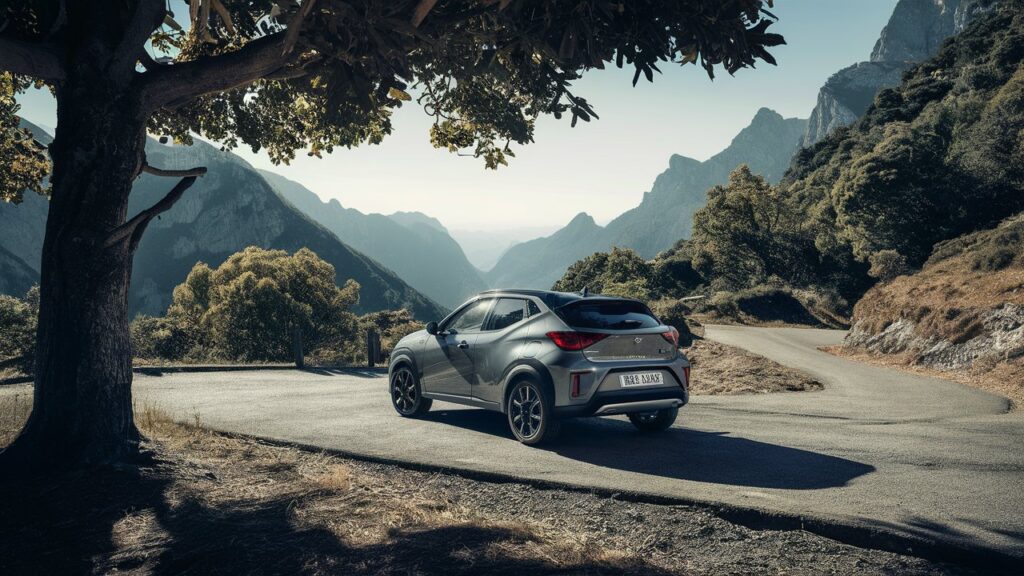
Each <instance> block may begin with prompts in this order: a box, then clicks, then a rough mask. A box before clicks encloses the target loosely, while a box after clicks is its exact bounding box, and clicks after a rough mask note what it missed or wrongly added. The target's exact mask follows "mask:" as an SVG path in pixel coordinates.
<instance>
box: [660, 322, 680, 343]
mask: <svg viewBox="0 0 1024 576" xmlns="http://www.w3.org/2000/svg"><path fill="white" fill-rule="evenodd" d="M661 337H662V338H664V339H665V340H667V341H668V342H669V343H670V344H672V347H673V348H679V330H676V327H675V326H669V327H668V332H662V334H661Z"/></svg>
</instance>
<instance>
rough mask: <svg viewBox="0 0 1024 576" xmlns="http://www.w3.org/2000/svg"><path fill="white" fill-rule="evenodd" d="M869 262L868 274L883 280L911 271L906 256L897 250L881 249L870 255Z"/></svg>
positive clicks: (886, 280)
mask: <svg viewBox="0 0 1024 576" xmlns="http://www.w3.org/2000/svg"><path fill="white" fill-rule="evenodd" d="M868 262H870V263H871V268H870V269H869V270H868V275H870V276H871V277H872V278H877V279H878V280H880V281H882V282H888V281H889V280H892V279H893V278H896V277H897V276H902V275H904V274H908V273H909V272H910V266H909V265H908V264H907V259H906V257H904V256H903V255H902V254H900V253H899V252H897V251H895V250H879V251H878V252H875V253H873V254H872V255H871V256H869V257H868Z"/></svg>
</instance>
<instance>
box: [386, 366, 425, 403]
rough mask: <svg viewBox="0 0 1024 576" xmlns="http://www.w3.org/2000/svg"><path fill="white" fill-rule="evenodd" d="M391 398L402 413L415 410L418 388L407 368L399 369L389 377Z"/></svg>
mask: <svg viewBox="0 0 1024 576" xmlns="http://www.w3.org/2000/svg"><path fill="white" fill-rule="evenodd" d="M391 400H392V401H393V402H394V404H395V408H396V409H398V411H399V412H401V413H402V414H412V413H413V412H415V411H416V406H417V404H418V401H419V390H418V389H417V388H416V381H415V379H414V378H413V376H412V372H410V371H409V369H408V368H401V369H399V370H398V371H397V372H395V374H394V375H393V376H392V377H391Z"/></svg>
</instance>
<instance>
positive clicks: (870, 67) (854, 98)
mask: <svg viewBox="0 0 1024 576" xmlns="http://www.w3.org/2000/svg"><path fill="white" fill-rule="evenodd" d="M909 66H910V65H909V64H905V63H887V62H861V63H859V64H854V65H853V66H850V67H848V68H844V69H842V70H840V71H839V72H836V73H835V74H834V75H833V76H832V77H831V78H829V79H828V81H827V82H826V83H825V85H824V86H823V87H822V88H821V90H820V91H819V92H818V103H817V105H816V106H815V107H814V111H812V112H811V117H810V118H809V119H808V121H807V131H806V132H805V133H804V137H803V141H802V142H801V144H802V145H803V146H804V147H807V146H810V145H812V144H815V143H817V142H819V141H820V140H822V139H823V138H825V136H827V135H828V134H830V133H831V132H832V131H833V130H835V129H837V128H842V127H843V126H849V125H850V124H852V123H853V122H854V121H856V120H857V119H858V118H860V117H861V115H863V114H864V112H867V109H868V108H869V107H870V106H871V103H872V102H873V101H874V99H875V95H876V94H878V91H879V90H881V89H882V88H885V87H889V86H896V85H898V84H899V83H900V80H901V78H902V77H903V72H904V71H905V70H906V69H907V68H908V67H909Z"/></svg>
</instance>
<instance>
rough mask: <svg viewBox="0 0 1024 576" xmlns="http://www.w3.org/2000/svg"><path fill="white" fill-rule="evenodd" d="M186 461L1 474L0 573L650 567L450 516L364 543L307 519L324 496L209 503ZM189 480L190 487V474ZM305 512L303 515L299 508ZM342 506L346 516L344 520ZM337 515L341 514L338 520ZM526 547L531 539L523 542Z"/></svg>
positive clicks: (204, 475) (639, 570) (207, 477)
mask: <svg viewBox="0 0 1024 576" xmlns="http://www.w3.org/2000/svg"><path fill="white" fill-rule="evenodd" d="M190 474H194V475H195V476H196V478H199V479H200V481H202V482H217V479H216V478H215V477H212V474H210V473H208V472H204V471H203V470H202V469H198V468H197V469H191V468H189V466H188V464H187V462H185V464H184V466H183V465H182V462H176V463H169V462H166V461H160V460H156V461H153V462H151V463H150V464H147V465H146V467H144V468H141V469H136V468H126V469H121V470H111V469H102V470H93V471H90V472H81V473H76V474H74V475H70V476H65V477H62V478H60V479H50V480H42V481H34V482H24V481H22V482H21V483H19V484H13V483H11V482H10V481H8V482H6V483H4V482H0V490H2V491H3V496H4V497H3V500H2V502H0V534H2V535H3V538H2V539H0V572H2V573H3V574H5V575H14V574H33V575H36V574H78V573H111V572H124V571H131V572H140V573H151V574H182V573H191V574H355V575H362V574H367V575H369V574H391V573H402V574H407V573H415V574H438V575H441V574H444V575H452V574H467V575H468V574H508V575H513V574H515V575H521V574H555V573H559V574H561V573H585V574H622V573H626V574H643V575H645V576H649V575H652V574H653V575H659V574H664V573H665V572H664V571H663V570H661V569H659V568H657V567H655V566H653V565H648V564H646V563H643V562H633V563H632V564H628V565H623V564H622V563H618V562H614V561H611V562H606V561H601V560H597V561H580V560H578V559H576V560H574V559H565V558H547V557H544V556H543V555H540V556H537V557H529V556H527V555H523V554H522V553H521V552H520V553H519V554H515V555H512V554H510V553H508V550H509V549H510V548H512V546H511V545H521V544H524V543H525V544H529V543H530V542H533V540H532V539H533V538H535V536H534V535H533V534H532V533H531V532H528V531H524V530H521V529H518V528H516V527H515V526H508V527H505V526H489V525H476V524H465V523H463V524H459V523H453V524H450V525H446V526H440V527H427V528H422V529H417V528H410V529H396V530H393V531H392V532H390V533H388V534H387V537H386V538H384V540H383V541H379V542H378V543H375V544H369V545H356V544H352V543H349V542H347V541H346V540H345V539H344V538H342V537H339V535H338V534H337V533H335V532H334V531H332V530H331V529H329V527H328V526H325V525H320V524H317V523H315V522H314V523H310V522H303V521H302V520H301V518H300V517H301V515H302V512H301V510H302V509H303V507H304V506H307V505H314V506H315V505H317V502H316V498H317V494H316V493H312V494H295V493H290V494H289V493H284V494H281V495H280V496H279V497H275V498H252V499H247V498H245V497H244V495H239V496H238V498H237V499H232V500H231V501H230V502H223V501H220V502H216V503H212V502H210V501H208V500H205V499H204V498H203V497H202V496H201V495H200V494H198V493H196V492H195V491H194V490H191V489H189V488H188V486H189V485H190V480H189V478H187V477H188V476H189V475H190ZM183 476H184V477H185V478H184V480H185V482H184V484H183V483H182V482H181V480H182V479H183ZM297 510H298V512H297ZM343 510H344V509H343V508H342V509H339V517H338V518H337V522H338V523H339V524H342V525H343V524H344V523H345V522H346V518H345V517H344V515H343ZM332 523H333V521H332ZM518 547H519V548H520V549H522V546H518Z"/></svg>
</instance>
